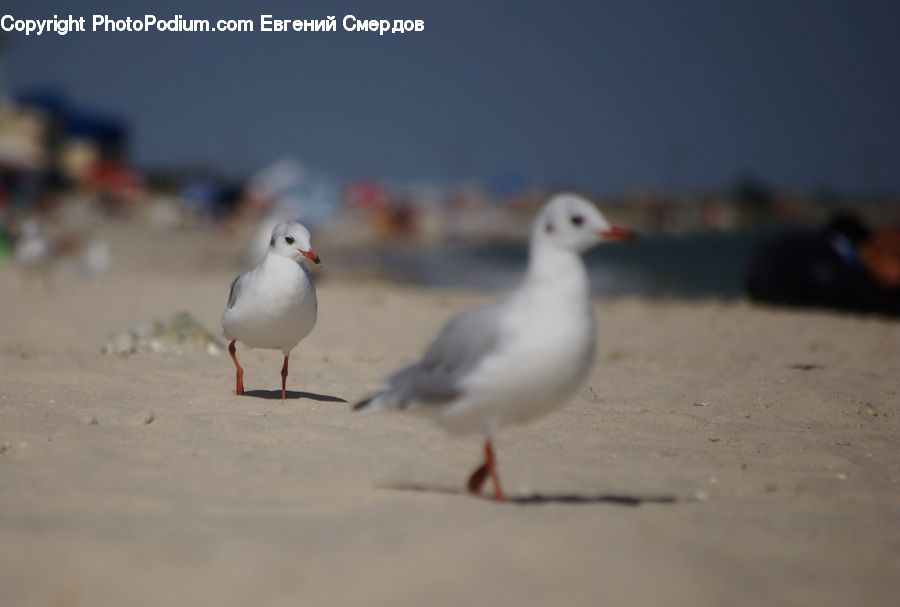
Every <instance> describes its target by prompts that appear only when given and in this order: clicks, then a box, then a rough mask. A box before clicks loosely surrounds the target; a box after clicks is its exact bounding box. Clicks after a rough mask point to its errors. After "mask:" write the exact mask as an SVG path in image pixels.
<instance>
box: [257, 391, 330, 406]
mask: <svg viewBox="0 0 900 607" xmlns="http://www.w3.org/2000/svg"><path fill="white" fill-rule="evenodd" d="M244 396H252V397H254V398H265V399H268V400H281V390H244ZM285 397H286V398H285V400H296V399H299V398H305V399H307V400H315V401H318V402H320V403H346V402H347V401H345V400H344V399H343V398H339V397H337V396H331V395H328V394H316V393H315V392H296V391H294V390H288V391H287V393H286V394H285Z"/></svg>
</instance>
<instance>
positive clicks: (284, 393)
mask: <svg viewBox="0 0 900 607" xmlns="http://www.w3.org/2000/svg"><path fill="white" fill-rule="evenodd" d="M289 357H290V355H288V356H285V357H284V366H282V367H281V400H284V399H285V397H286V396H287V390H285V387H286V386H287V375H288V374H287V371H288V358H289Z"/></svg>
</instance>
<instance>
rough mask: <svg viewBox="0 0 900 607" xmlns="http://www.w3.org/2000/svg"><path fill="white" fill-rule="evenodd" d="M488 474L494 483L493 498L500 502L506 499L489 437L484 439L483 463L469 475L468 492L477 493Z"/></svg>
mask: <svg viewBox="0 0 900 607" xmlns="http://www.w3.org/2000/svg"><path fill="white" fill-rule="evenodd" d="M488 476H490V477H491V482H492V483H493V484H494V500H496V501H498V502H502V501H505V500H506V496H505V495H503V488H502V487H501V486H500V474H499V473H498V472H497V458H496V457H495V456H494V445H493V444H492V443H491V439H489V438H487V439H485V441H484V463H483V464H481V465H480V466H479V467H478V468H476V469H475V471H474V472H473V473H472V475H471V476H470V477H469V482H468V489H469V492H470V493H473V494H475V495H478V494H479V493H481V487H482V485H484V481H486V480H487V478H488Z"/></svg>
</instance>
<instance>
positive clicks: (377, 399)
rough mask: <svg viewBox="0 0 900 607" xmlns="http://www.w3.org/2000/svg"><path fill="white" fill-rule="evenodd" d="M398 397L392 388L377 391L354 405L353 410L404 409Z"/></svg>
mask: <svg viewBox="0 0 900 607" xmlns="http://www.w3.org/2000/svg"><path fill="white" fill-rule="evenodd" d="M402 408H403V406H402V405H401V404H400V403H399V402H397V397H396V395H395V394H393V393H392V392H391V390H384V391H382V392H376V393H375V394H372V395H370V396H367V397H366V398H364V399H362V400H361V401H359V402H358V403H356V404H355V405H353V411H363V410H365V411H381V410H383V409H402Z"/></svg>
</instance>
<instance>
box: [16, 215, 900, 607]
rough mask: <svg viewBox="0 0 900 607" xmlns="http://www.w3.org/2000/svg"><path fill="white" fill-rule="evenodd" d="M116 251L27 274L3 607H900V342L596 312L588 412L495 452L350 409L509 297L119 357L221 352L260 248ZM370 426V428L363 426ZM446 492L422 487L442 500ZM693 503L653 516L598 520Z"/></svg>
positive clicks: (331, 315) (583, 409)
mask: <svg viewBox="0 0 900 607" xmlns="http://www.w3.org/2000/svg"><path fill="white" fill-rule="evenodd" d="M200 234H201V233H199V232H185V233H172V234H159V233H158V234H151V235H148V234H144V233H142V232H138V231H135V230H134V229H132V228H130V227H128V226H118V227H116V229H115V231H113V232H111V237H112V238H113V246H114V248H113V250H114V252H115V258H114V262H113V263H114V265H113V269H112V271H111V273H110V274H109V275H108V276H107V277H105V278H104V279H102V280H100V281H97V282H94V283H88V282H82V281H80V280H78V279H77V278H76V277H75V276H74V275H73V274H71V273H67V272H61V273H60V276H58V278H57V281H56V285H55V290H54V292H53V293H52V294H51V295H49V296H47V295H46V294H44V293H42V292H40V291H39V290H31V291H27V292H22V290H21V289H20V288H19V287H18V282H17V280H16V278H17V277H16V276H15V273H14V272H13V268H11V267H10V265H9V264H7V265H5V266H2V267H0V284H2V285H3V288H2V291H0V310H2V312H3V313H2V314H0V369H2V372H0V373H2V375H0V377H2V379H0V451H2V454H0V604H2V605H4V606H10V607H14V606H31V605H79V606H80V605H85V606H88V605H90V606H94V607H96V606H100V605H217V606H221V605H346V604H351V603H362V604H366V605H391V606H397V605H423V604H428V605H430V606H431V607H438V606H444V605H447V606H451V605H465V604H491V605H495V606H496V605H601V604H605V605H667V606H680V605H684V606H692V607H696V606H702V605H819V606H821V605H862V604H865V605H869V606H878V605H896V604H897V603H898V600H900V451H898V444H900V442H898V439H900V424H898V422H900V394H898V392H900V326H898V324H897V323H896V322H890V321H886V320H879V319H872V318H862V317H853V316H840V315H835V314H830V313H821V312H797V311H785V310H776V309H766V308H759V307H755V306H751V305H749V304H746V303H716V302H708V303H683V302H647V301H642V300H639V299H619V300H612V301H603V300H600V301H597V303H596V313H597V318H598V334H599V350H598V357H597V361H596V364H595V366H594V369H593V371H592V373H591V374H590V377H589V379H588V381H587V382H586V384H585V385H584V386H583V387H582V388H581V390H580V391H579V392H578V394H577V397H576V398H574V399H573V401H572V402H570V403H569V404H568V405H567V406H566V407H565V408H562V409H560V410H558V411H557V412H556V413H554V414H552V415H550V416H548V417H546V418H544V419H543V420H541V421H539V422H537V423H535V424H533V425H530V426H527V427H524V428H513V429H509V430H507V431H504V432H503V433H501V434H500V435H499V437H498V441H497V449H498V457H499V464H500V471H501V475H502V478H503V480H504V482H505V485H506V486H505V488H506V490H507V492H508V494H510V495H511V496H519V497H528V496H535V495H536V494H540V495H542V496H544V497H550V498H553V497H554V496H556V497H565V496H570V497H576V498H577V497H580V498H584V502H583V503H567V502H565V501H564V500H561V499H560V500H553V499H549V500H545V501H543V502H541V501H538V502H536V503H515V502H514V503H509V504H496V503H493V502H491V501H490V500H487V499H476V498H473V497H470V496H468V495H466V494H465V493H463V492H462V488H463V486H464V483H465V479H466V477H467V475H468V474H469V472H470V471H471V470H472V469H473V468H474V467H475V466H476V465H477V464H478V463H479V458H480V455H481V447H480V439H479V438H478V437H452V436H448V435H446V434H444V433H443V432H442V431H441V430H440V429H439V428H437V427H436V426H435V425H433V424H432V423H431V422H429V421H428V420H427V419H424V418H420V417H417V416H404V415H371V414H360V413H351V412H350V403H352V402H353V401H354V400H355V399H357V398H359V397H361V396H363V395H365V394H366V393H367V392H369V391H370V390H372V389H373V388H376V387H377V386H378V385H379V380H380V379H381V378H382V377H383V376H385V375H386V374H388V373H389V372H391V371H392V370H394V369H395V368H397V367H398V366H400V365H402V364H404V363H405V362H408V361H409V360H410V359H412V358H414V357H416V356H418V355H419V354H420V353H421V352H422V350H423V348H424V347H425V345H426V344H427V342H428V341H429V340H430V339H431V337H432V336H433V335H434V333H435V332H436V331H437V330H438V329H439V328H440V326H441V324H442V323H443V322H444V321H445V320H446V319H447V318H448V317H449V316H450V315H452V314H453V313H454V312H456V311H459V310H461V309H463V308H465V307H467V306H470V305H472V304H475V303H478V302H481V301H485V300H486V299H487V298H489V297H490V296H489V295H484V294H475V293H463V292H453V291H426V290H421V289H416V288H412V287H405V286H398V285H392V284H389V283H384V282H374V281H361V280H353V279H351V278H349V277H347V276H343V277H342V276H341V272H339V271H335V272H333V273H331V272H330V271H329V268H328V266H327V263H328V251H327V247H324V248H323V249H322V250H320V254H321V255H322V257H323V259H324V260H325V262H326V266H325V272H324V274H323V279H322V280H321V281H320V286H319V302H320V310H319V314H320V316H319V323H318V326H317V328H316V329H315V331H314V332H313V334H312V335H311V336H310V337H309V338H308V339H307V340H306V341H304V342H303V343H302V344H301V345H300V346H299V347H298V349H296V350H295V351H294V355H293V357H292V360H291V363H292V364H291V375H290V377H289V379H288V388H289V390H290V393H289V396H290V398H289V399H288V400H287V401H286V402H282V401H280V400H277V399H275V398H274V397H275V396H276V394H277V393H276V390H277V389H278V388H279V382H280V377H279V371H280V368H281V358H280V357H281V355H280V354H279V353H278V352H273V351H263V350H252V351H249V350H246V349H243V348H239V356H240V358H241V360H242V362H243V364H244V367H245V370H246V375H245V382H246V387H247V389H248V391H250V395H249V396H245V397H236V396H234V395H233V389H234V371H233V366H232V364H231V361H230V360H229V359H228V357H227V354H221V355H218V356H211V355H209V354H206V353H203V352H186V353H182V354H171V355H161V354H152V353H142V354H135V355H131V356H124V357H122V356H108V355H103V354H101V352H100V350H101V346H102V345H103V343H104V341H105V340H106V338H107V337H108V336H109V335H110V334H112V333H114V332H117V331H122V330H125V329H128V328H129V327H131V326H134V325H136V324H139V323H141V322H143V321H146V320H149V319H152V318H161V319H165V318H168V317H170V316H171V315H172V314H174V313H176V312H178V311H181V310H185V311H188V312H190V313H191V314H193V315H194V316H195V317H196V318H197V319H198V320H200V321H201V322H202V323H203V324H204V325H206V326H207V327H208V328H210V329H211V330H213V331H215V332H218V326H219V325H218V319H219V315H220V314H221V311H222V308H223V306H224V304H225V301H226V298H227V292H228V285H229V282H230V280H231V278H232V277H233V276H234V274H235V273H236V269H234V268H232V267H231V266H230V262H231V260H232V259H233V258H234V253H235V251H236V248H235V246H234V245H233V244H228V245H227V246H223V245H222V244H221V242H220V241H219V239H217V238H214V237H211V236H202V237H201V235H200ZM343 401H346V402H343ZM414 489H419V490H414ZM598 496H600V497H601V498H602V497H603V496H606V497H607V498H608V497H609V496H620V497H630V498H654V497H657V498H660V497H661V498H666V497H671V498H674V501H672V502H670V503H644V504H641V505H638V506H634V505H627V504H622V503H618V502H616V501H614V500H609V499H607V500H604V499H600V500H597V501H593V502H592V501H591V499H590V498H596V497H598Z"/></svg>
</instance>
